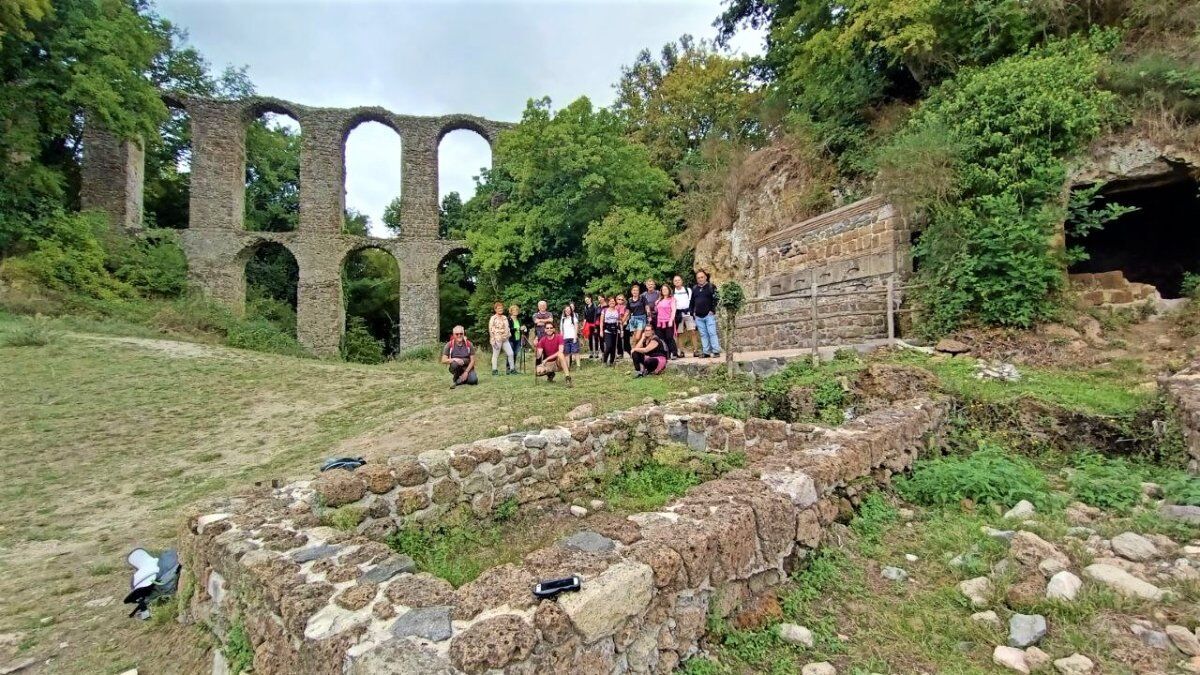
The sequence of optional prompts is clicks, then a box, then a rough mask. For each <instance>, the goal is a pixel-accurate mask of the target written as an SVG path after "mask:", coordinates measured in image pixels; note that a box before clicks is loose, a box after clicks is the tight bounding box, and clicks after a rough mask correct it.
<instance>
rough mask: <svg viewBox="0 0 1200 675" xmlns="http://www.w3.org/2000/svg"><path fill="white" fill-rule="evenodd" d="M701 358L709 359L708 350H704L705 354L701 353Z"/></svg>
mask: <svg viewBox="0 0 1200 675" xmlns="http://www.w3.org/2000/svg"><path fill="white" fill-rule="evenodd" d="M700 358H702V359H707V358H709V354H708V352H704V353H703V354H701V355H700Z"/></svg>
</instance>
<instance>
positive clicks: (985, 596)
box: [958, 577, 995, 607]
mask: <svg viewBox="0 0 1200 675" xmlns="http://www.w3.org/2000/svg"><path fill="white" fill-rule="evenodd" d="M958 590H959V592H960V593H962V594H963V595H965V596H966V597H967V599H968V600H970V601H971V606H972V607H987V606H988V603H989V602H991V599H992V593H993V592H994V590H995V588H994V587H993V586H992V580H991V579H989V578H987V577H975V578H974V579H967V580H966V581H960V582H959V583H958Z"/></svg>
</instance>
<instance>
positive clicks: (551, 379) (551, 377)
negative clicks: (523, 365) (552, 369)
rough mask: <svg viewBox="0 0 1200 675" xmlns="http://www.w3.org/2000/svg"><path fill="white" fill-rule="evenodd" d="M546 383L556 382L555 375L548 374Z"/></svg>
mask: <svg viewBox="0 0 1200 675" xmlns="http://www.w3.org/2000/svg"><path fill="white" fill-rule="evenodd" d="M546 381H547V382H553V381H554V373H546Z"/></svg>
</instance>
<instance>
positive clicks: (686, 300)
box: [671, 286, 692, 313]
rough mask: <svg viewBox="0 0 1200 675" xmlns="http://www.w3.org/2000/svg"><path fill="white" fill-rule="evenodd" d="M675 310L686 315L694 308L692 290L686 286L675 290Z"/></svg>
mask: <svg viewBox="0 0 1200 675" xmlns="http://www.w3.org/2000/svg"><path fill="white" fill-rule="evenodd" d="M671 297H673V298H675V310H676V311H679V312H684V313H686V312H687V311H688V309H690V308H691V306H692V289H690V288H688V287H687V286H684V287H683V288H677V289H675V295H673V296H671Z"/></svg>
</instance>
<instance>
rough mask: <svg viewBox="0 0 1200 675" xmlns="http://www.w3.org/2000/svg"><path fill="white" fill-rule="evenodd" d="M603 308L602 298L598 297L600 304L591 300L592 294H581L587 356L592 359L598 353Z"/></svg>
mask: <svg viewBox="0 0 1200 675" xmlns="http://www.w3.org/2000/svg"><path fill="white" fill-rule="evenodd" d="M603 310H604V298H603V297H601V298H600V304H598V305H597V304H594V303H593V302H592V296H590V295H585V296H583V325H584V332H585V333H587V341H588V358H589V359H594V358H596V355H597V354H599V353H600V345H601V340H600V312H601V311H603Z"/></svg>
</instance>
